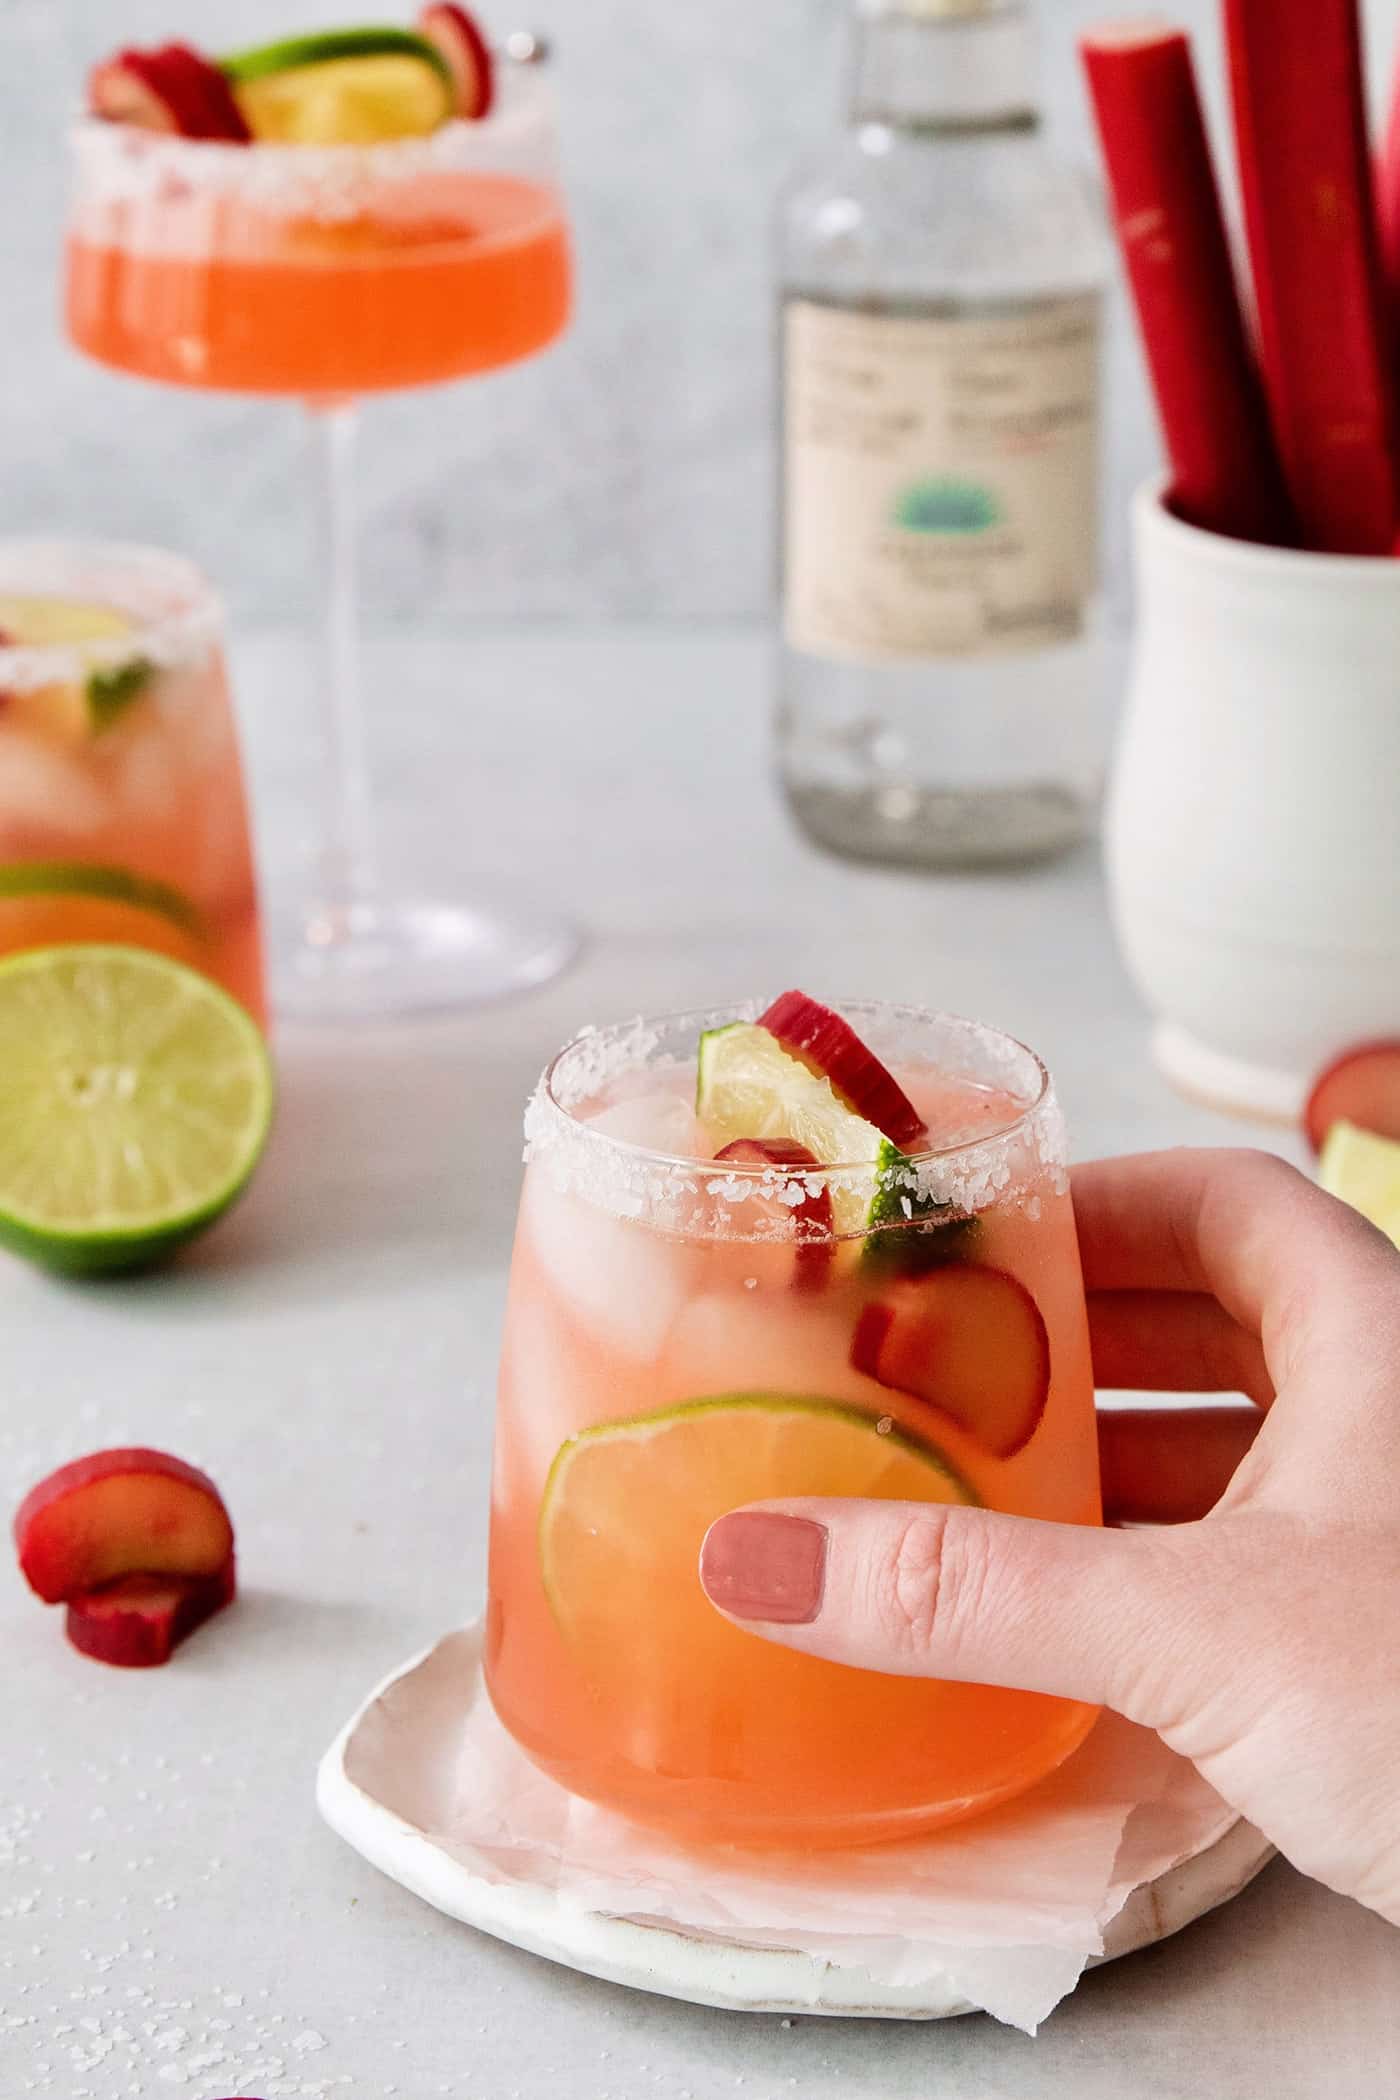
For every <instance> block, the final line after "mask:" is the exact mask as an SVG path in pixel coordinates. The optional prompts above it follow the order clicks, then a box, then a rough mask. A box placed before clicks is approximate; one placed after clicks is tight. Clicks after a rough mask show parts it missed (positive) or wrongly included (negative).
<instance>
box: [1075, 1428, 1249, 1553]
mask: <svg viewBox="0 0 1400 2100" xmlns="http://www.w3.org/2000/svg"><path fill="white" fill-rule="evenodd" d="M1263 1419H1264V1417H1263V1416H1262V1415H1261V1414H1260V1413H1259V1411H1258V1410H1257V1409H1256V1408H1252V1407H1154V1408H1132V1407H1121V1408H1119V1407H1115V1408H1103V1409H1101V1410H1100V1413H1099V1470H1100V1472H1101V1474H1102V1476H1103V1510H1104V1519H1105V1521H1106V1522H1107V1523H1110V1524H1188V1523H1191V1522H1192V1521H1193V1520H1194V1519H1196V1518H1197V1517H1203V1516H1205V1515H1206V1513H1207V1511H1209V1510H1212V1509H1214V1507H1215V1505H1216V1503H1217V1502H1218V1501H1219V1500H1220V1498H1221V1496H1222V1495H1223V1494H1224V1492H1225V1490H1226V1488H1227V1487H1228V1486H1229V1485H1230V1481H1231V1479H1232V1478H1233V1476H1234V1473H1235V1469H1236V1467H1237V1466H1238V1465H1239V1463H1240V1460H1241V1459H1242V1458H1243V1457H1244V1455H1245V1453H1246V1452H1247V1451H1248V1450H1249V1448H1250V1446H1251V1445H1252V1444H1253V1442H1254V1439H1255V1437H1256V1436H1257V1435H1258V1433H1259V1427H1260V1424H1261V1423H1262V1421H1263Z"/></svg>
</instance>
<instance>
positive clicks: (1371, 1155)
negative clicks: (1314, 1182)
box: [1317, 1122, 1400, 1247]
mask: <svg viewBox="0 0 1400 2100" xmlns="http://www.w3.org/2000/svg"><path fill="white" fill-rule="evenodd" d="M1317 1178H1318V1180H1319V1182H1320V1183H1321V1185H1322V1187H1323V1188H1325V1189H1326V1191H1327V1193H1328V1195H1329V1196H1340V1197H1341V1199H1342V1201H1343V1203H1349V1204H1350V1205H1351V1207H1352V1209H1353V1210H1359V1211H1360V1213H1361V1215H1362V1217H1363V1218H1369V1219H1370V1221H1371V1223H1372V1224H1373V1225H1378V1226H1379V1227H1380V1229H1381V1231H1382V1232H1384V1233H1386V1234H1387V1235H1388V1236H1389V1237H1390V1238H1391V1239H1392V1240H1394V1242H1395V1244H1396V1246H1397V1247H1400V1144H1397V1143H1396V1142H1395V1140H1394V1139H1393V1138H1383V1137H1377V1136H1376V1135H1375V1134H1374V1132H1373V1131H1370V1130H1362V1129H1360V1128H1359V1127H1358V1126H1357V1125H1356V1124H1355V1123H1347V1122H1340V1123H1334V1124H1333V1125H1332V1128H1331V1129H1330V1130H1329V1131H1328V1133H1327V1142H1326V1144H1325V1145H1324V1146H1323V1148H1322V1157H1321V1159H1320V1160H1319V1161H1318V1167H1317Z"/></svg>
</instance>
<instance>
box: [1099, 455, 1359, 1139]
mask: <svg viewBox="0 0 1400 2100" xmlns="http://www.w3.org/2000/svg"><path fill="white" fill-rule="evenodd" d="M1133 526H1134V538H1135V547H1136V564H1137V585H1138V630H1137V642H1136V648H1135V652H1134V662H1133V671H1132V680H1131V687H1130V692H1129V696H1128V704H1127V709H1126V713H1125V717H1124V721H1123V726H1122V730H1121V732H1120V740H1119V746H1118V753H1117V760H1116V764H1115V768H1114V774H1113V780H1112V785H1111V789H1110V794H1109V801H1108V810H1107V817H1106V854H1107V866H1108V879H1109V889H1110V894H1111V899H1112V907H1113V913H1114V919H1115V923H1116V926H1117V930H1118V937H1119V942H1120V945H1121V948H1122V952H1123V956H1124V959H1125V961H1126V963H1127V966H1128V969H1129V971H1130V972H1131V974H1132V976H1133V978H1134V979H1135V980H1136V983H1137V986H1138V989H1139V990H1140V992H1141V993H1142V996H1143V998H1144V999H1145V1000H1146V1002H1147V1004H1148V1006H1149V1007H1150V1009H1151V1011H1152V1013H1153V1015H1154V1017H1155V1021H1156V1030H1155V1036H1154V1047H1155V1051H1156V1056H1157V1061H1158V1063H1159V1065H1160V1066H1161V1068H1162V1070H1163V1071H1164V1072H1165V1073H1166V1074H1167V1076H1168V1078H1170V1079H1171V1080H1172V1081H1173V1082H1174V1083H1175V1084H1176V1085H1178V1086H1179V1087H1181V1088H1182V1090H1183V1091H1185V1092H1187V1093H1190V1094H1194V1095H1197V1096H1201V1097H1204V1098H1206V1099H1208V1100H1211V1101H1214V1102H1216V1103H1218V1104H1219V1105H1221V1106H1222V1107H1229V1108H1232V1109H1236V1110H1243V1111H1245V1112H1246V1113H1250V1114H1254V1115H1262V1116H1268V1117H1275V1118H1279V1119H1283V1118H1291V1117H1294V1116H1296V1115H1297V1113H1298V1110H1299V1107H1300V1105H1301V1102H1302V1099H1303V1097H1304V1094H1305V1092H1306V1088H1307V1085H1308V1082H1309V1080H1310V1079H1311V1077H1312V1076H1313V1075H1314V1074H1315V1073H1316V1072H1317V1071H1318V1070H1319V1069H1320V1067H1321V1066H1322V1065H1323V1064H1324V1063H1325V1062H1326V1061H1327V1059H1328V1058H1329V1057H1330V1056H1332V1055H1333V1054H1334V1053H1335V1052H1336V1051H1338V1050H1341V1049H1343V1048H1345V1047H1346V1046H1347V1045H1348V1044H1349V1043H1353V1042H1356V1041H1359V1040H1362V1039H1364V1038H1365V1037H1367V1036H1375V1035H1384V1034H1392V1035H1396V1034H1400V560H1395V561H1390V560H1377V559H1366V558H1358V557H1350V556H1334V555H1321V554H1297V553H1290V552H1287V551H1286V550H1282V549H1277V548H1268V547H1252V546H1247V545H1244V544H1243V543H1241V542H1239V541H1236V540H1228V539H1222V538H1220V537H1218V536H1217V535H1215V534H1213V533H1208V532H1201V531H1199V530H1197V529H1196V528H1195V527H1194V526H1191V525H1185V524H1183V523H1182V522H1181V521H1180V520H1179V519H1177V518H1174V517H1173V516H1172V515H1171V514H1170V512H1169V511H1168V510H1167V509H1166V507H1165V505H1164V502H1163V491H1162V488H1161V487H1160V486H1159V485H1154V486H1152V487H1150V488H1146V489H1144V490H1142V491H1141V492H1140V493H1139V495H1138V497H1137V500H1136V503H1135V506H1134V517H1133Z"/></svg>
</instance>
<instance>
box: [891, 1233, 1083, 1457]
mask: <svg viewBox="0 0 1400 2100" xmlns="http://www.w3.org/2000/svg"><path fill="white" fill-rule="evenodd" d="M851 1363H852V1366H853V1367H854V1369H856V1370H857V1371H860V1372H863V1373H864V1375H865V1376H866V1377H867V1378H873V1379H875V1380H876V1381H877V1382H878V1383H879V1384H880V1385H883V1386H888V1387H889V1388H890V1389H891V1391H893V1392H899V1393H910V1394H912V1395H913V1396H914V1397H915V1398H916V1399H919V1400H925V1401H927V1402H928V1404H929V1405H930V1406H931V1407H936V1408H938V1409H940V1410H941V1412H942V1413H943V1414H945V1415H951V1417H952V1419H953V1420H954V1421H955V1422H957V1423H958V1424H959V1425H960V1427H962V1428H963V1429H965V1430H966V1431H967V1432H968V1434H969V1435H970V1436H973V1437H975V1438H976V1439H977V1441H978V1443H979V1444H981V1445H982V1446H983V1448H984V1449H985V1450H987V1451H990V1452H991V1453H992V1454H993V1456H994V1457H996V1458H1011V1457H1013V1456H1014V1455H1015V1453H1016V1452H1018V1451H1020V1450H1022V1449H1024V1447H1025V1446H1026V1445H1027V1444H1028V1443H1029V1442H1030V1440H1031V1438H1032V1437H1033V1436H1034V1435H1035V1432H1036V1429H1037V1427H1038V1425H1039V1422H1040V1418H1041V1416H1042V1415H1043V1414H1044V1412H1045V1403H1046V1400H1047V1399H1048V1397H1049V1393H1050V1338H1049V1336H1048V1335H1047V1333H1046V1331H1045V1322H1044V1320H1043V1319H1042V1318H1041V1315H1040V1308H1039V1306H1037V1304H1036V1302H1035V1300H1034V1298H1032V1296H1031V1294H1030V1292H1029V1291H1028V1290H1027V1289H1026V1288H1025V1286H1024V1284H1021V1283H1018V1282H1017V1280H1016V1278H1015V1277H1014V1276H1008V1275H1007V1274H1006V1272H1005V1270H1003V1269H986V1268H979V1267H977V1266H975V1265H972V1264H967V1265H962V1264H958V1265H955V1266H952V1267H949V1268H944V1269H937V1270H934V1271H933V1272H932V1273H931V1274H929V1275H927V1276H924V1277H920V1278H918V1279H913V1278H911V1279H909V1280H908V1281H905V1282H900V1283H896V1284H893V1285H892V1286H891V1287H890V1289H889V1290H888V1291H886V1292H885V1293H884V1294H883V1295H882V1296H881V1297H879V1298H875V1299H872V1300H871V1301H870V1303H869V1304H868V1305H867V1306H866V1307H865V1309H864V1311H863V1312H862V1313H861V1316H860V1318H859V1320H858V1321H857V1322H856V1330H855V1334H854V1336H853V1337H852V1340H851Z"/></svg>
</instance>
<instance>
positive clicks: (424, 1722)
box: [316, 1628, 1273, 2020]
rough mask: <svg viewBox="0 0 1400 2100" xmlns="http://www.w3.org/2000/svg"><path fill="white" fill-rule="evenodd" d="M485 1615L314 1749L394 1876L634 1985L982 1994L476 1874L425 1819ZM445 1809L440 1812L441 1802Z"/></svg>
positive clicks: (436, 1805) (1230, 1855) (443, 1770)
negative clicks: (392, 1757)
mask: <svg viewBox="0 0 1400 2100" xmlns="http://www.w3.org/2000/svg"><path fill="white" fill-rule="evenodd" d="M480 1656H481V1641H480V1633H479V1630H478V1629H476V1628H470V1629H467V1630H466V1631H464V1632H460V1633H453V1634H448V1635H447V1637H446V1638H445V1639H444V1640H441V1641H439V1642H438V1643H437V1645H436V1646H435V1647H433V1648H429V1649H427V1650H426V1651H425V1652H424V1653H423V1654H422V1655H419V1656H416V1657H415V1658H414V1659H413V1660H412V1661H411V1662H408V1663H405V1664H404V1665H403V1667H402V1668H401V1669H398V1670H396V1671H394V1673H393V1674H392V1676H390V1677H387V1678H386V1679H385V1681H384V1683H383V1684H381V1685H380V1686H379V1687H378V1688H377V1689H376V1690H375V1691H374V1692H372V1693H371V1694H370V1696H369V1698H368V1699H367V1700H366V1701H365V1703H364V1705H363V1706H362V1707H361V1708H360V1710H359V1712H358V1713H357V1714H356V1715H355V1716H354V1718H353V1719H352V1720H351V1721H350V1722H349V1723H347V1725H346V1727H345V1728H343V1729H342V1730H341V1733H340V1734H339V1735H338V1736H337V1738H336V1740H335V1742H334V1743H332V1745H331V1747H330V1749H329V1750H328V1751H327V1752H326V1755H325V1757H324V1758H323V1759H322V1761H321V1769H320V1772H319V1775H318V1778H317V1787H316V1798H317V1802H318V1805H319V1807H320V1810H321V1813H322V1815H323V1816H324V1817H325V1819H326V1821H327V1822H328V1823H329V1824H330V1826H331V1828H332V1829H333V1830H335V1831H337V1832H338V1833H339V1834H340V1836H341V1837H343V1838H344V1839H345V1840H346V1842H347V1843H348V1844H350V1845H353V1846H354V1848H355V1850H356V1851H357V1852H359V1853H361V1854H362V1855H363V1856H364V1858H365V1859H367V1860H368V1861H369V1862H370V1864H371V1865H372V1866H375V1867H378V1868H379V1870H380V1872H381V1873H384V1874H387V1875H388V1876H389V1877H390V1879H391V1880H393V1881H397V1882H399V1883H401V1884H402V1886H403V1887H404V1888H406V1889H411V1890H412V1891H413V1893H414V1895H416V1896H421V1897H422V1898H423V1899H424V1901H425V1902H427V1903H431V1904H432V1905H433V1906H434V1908H435V1909H437V1910H440V1911H443V1912H445V1913H446V1915H447V1916H448V1917H449V1918H459V1919H461V1921H462V1922H463V1923H464V1924H466V1925H474V1926H476V1927H477V1929H478V1931H481V1932H489V1933H492V1934H493V1935H494V1936H495V1937H496V1938H497V1939H500V1940H506V1941H508V1942H509V1943H510V1944H511V1946H513V1947H523V1948H525V1949H526V1951H527V1952H528V1953H531V1954H542V1955H544V1956H545V1958H546V1959H547V1960H549V1961H557V1962H562V1963H564V1964H565V1966H566V1967H568V1968H571V1969H580V1970H582V1971H583V1973H584V1974H585V1975H588V1976H599V1977H602V1978H603V1979H604V1980H605V1981H607V1982H609V1983H623V1984H629V1985H631V1987H632V1988H633V1989H635V1990H643V1991H655V1992H657V1993H659V1994H660V1995H661V1996H663V1997H667V1998H685V1999H688V2000H689V2001H690V2002H691V2003H692V2004H696V2005H718V2006H724V2007H727V2008H728V2009H729V2010H731V2011H736V2012H768V2013H774V2012H778V2013H802V2014H807V2015H810V2014H813V2013H829V2014H845V2015H847V2016H849V2017H857V2018H861V2019H891V2020H943V2019H948V2018H951V2017H952V2016H953V2015H955V2014H958V2013H965V2012H971V2011H972V2010H973V2009H974V2008H973V2007H972V2006H971V2005H969V2004H968V2002H967V2000H966V1998H964V1997H962V1996H960V1995H959V1993H958V1992H957V1990H956V1989H955V1988H954V1986H953V1984H952V1982H951V1980H947V1981H943V1982H940V1981H938V1980H935V1981H933V1982H931V1983H923V1984H920V1985H918V1986H917V1987H914V1986H900V1985H895V1984H886V1983H876V1982H874V1981H873V1979H872V1978H871V1977H870V1976H869V1975H868V1974H867V1973H866V1971H865V1970H863V1969H860V1968H855V1967H852V1968H844V1967H840V1966H838V1965H836V1964H835V1963H831V1962H826V1961H819V1960H817V1959H815V1958H814V1957H813V1956H811V1955H808V1954H805V1953H800V1952H798V1951H796V1950H794V1949H781V1948H771V1947H752V1946H745V1945H743V1944H741V1943H735V1942H730V1941H726V1940H722V1939H718V1938H716V1937H714V1936H713V1935H711V1934H708V1933H704V1932H700V1931H686V1930H684V1929H682V1928H680V1927H676V1926H668V1925H661V1924H656V1923H651V1922H643V1921H640V1920H634V1919H629V1918H621V1917H615V1916H610V1915H604V1914H602V1913H599V1912H591V1911H579V1910H576V1909H573V1908H570V1907H566V1906H563V1905H560V1904H558V1903H556V1902H555V1901H554V1899H553V1897H552V1896H551V1895H550V1894H549V1892H548V1891H546V1890H542V1889H540V1888H539V1887H537V1886H534V1885H527V1884H525V1883H516V1882H511V1881H508V1880H487V1879H486V1878H485V1877H484V1876H482V1875H479V1874H475V1873H473V1872H471V1871H470V1870H469V1869H468V1868H467V1867H465V1866H464V1865H463V1864H462V1862H461V1861H460V1860H458V1859H455V1858H454V1857H453V1856H452V1855H451V1854H450V1853H448V1852H447V1851H445V1850H444V1849H443V1848H442V1846H441V1845H440V1844H438V1843H437V1841H436V1840H435V1839H434V1838H433V1837H431V1836H430V1835H429V1834H428V1833H429V1831H431V1830H432V1829H434V1828H437V1827H441V1825H442V1823H443V1821H444V1820H445V1819H446V1806H447V1803H448V1802H449V1801H450V1798H451V1796H450V1792H449V1788H450V1784H451V1777H452V1771H453V1760H454V1756H455V1753H456V1748H457V1738H458V1733H459V1730H460V1726H461V1717H462V1713H463V1709H464V1703H465V1702H464V1695H463V1685H464V1681H466V1682H470V1680H471V1678H472V1676H473V1675H474V1673H475V1672H476V1671H477V1670H478V1669H479V1667H480ZM391 1693H392V1695H393V1700H394V1709H395V1718H396V1727H395V1732H394V1740H395V1743H396V1744H398V1745H404V1744H407V1743H410V1742H411V1744H412V1745H413V1758H412V1760H409V1759H401V1760H400V1761H399V1762H398V1763H396V1765H395V1768H394V1771H393V1773H392V1776H389V1775H386V1774H385V1773H384V1772H383V1771H382V1769H381V1765H380V1760H379V1758H378V1757H377V1756H372V1755H371V1754H370V1752H369V1747H368V1740H367V1739H368V1736H369V1734H370V1733H371V1732H372V1730H373V1729H374V1725H375V1723H376V1722H377V1721H378V1720H379V1719H380V1718H381V1717H380V1715H379V1714H378V1712H377V1709H379V1708H380V1707H381V1706H382V1703H383V1702H384V1701H385V1700H386V1699H387V1698H388V1696H389V1695H390V1694H391ZM438 1811H441V1812H440V1813H439V1812H438ZM1272 1856H1273V1852H1272V1847H1271V1846H1269V1845H1268V1844H1266V1843H1265V1841H1264V1839H1263V1838H1262V1837H1260V1835H1259V1833H1258V1831H1257V1830H1255V1829H1253V1828H1252V1827H1251V1825H1249V1824H1248V1823H1245V1822H1238V1823H1235V1824H1234V1825H1232V1827H1231V1828H1230V1829H1229V1830H1227V1831H1226V1833H1225V1835H1224V1836H1223V1837H1221V1838H1219V1839H1218V1840H1217V1841H1216V1843H1215V1844H1213V1845H1212V1846H1210V1847H1209V1849H1208V1850H1206V1851H1204V1852H1201V1853H1200V1854H1198V1855H1197V1856H1196V1857H1195V1858H1192V1859H1188V1860H1185V1861H1183V1862H1182V1863H1181V1864H1180V1865H1179V1866H1176V1867H1173V1868H1172V1869H1171V1871H1170V1872H1169V1873H1167V1874H1164V1875H1163V1876H1162V1877H1161V1879H1160V1880H1158V1881H1155V1882H1150V1883H1148V1884H1146V1885H1145V1886H1143V1887H1142V1888H1139V1889H1136V1890H1135V1891H1134V1892H1133V1894H1132V1895H1131V1896H1130V1897H1129V1899H1128V1901H1127V1903H1126V1904H1125V1905H1124V1907H1123V1909H1122V1910H1121V1911H1120V1912H1119V1913H1118V1915H1117V1917H1116V1918H1115V1919H1114V1920H1113V1922H1112V1924H1111V1925H1110V1926H1109V1927H1108V1929H1107V1932H1106V1934H1105V1952H1104V1954H1103V1955H1102V1956H1101V1957H1100V1959H1102V1960H1105V1961H1111V1960H1113V1959H1114V1958H1115V1957H1116V1956H1118V1955H1120V1954H1131V1953H1133V1952H1135V1951H1136V1949H1138V1948H1139V1947H1147V1946H1151V1945H1152V1944H1153V1942H1154V1941H1156V1940H1162V1939H1166V1938H1167V1936H1168V1935H1169V1934H1170V1933H1173V1932H1179V1931H1180V1929H1181V1927H1182V1926H1183V1925H1189V1924H1190V1923H1191V1922H1192V1920H1193V1919H1195V1918H1199V1917H1201V1916H1203V1915H1204V1913H1205V1912H1206V1911H1208V1910H1214V1909H1215V1907H1216V1906H1217V1905H1218V1904H1221V1903H1225V1902H1227V1901H1228V1900H1229V1898H1230V1897H1231V1896H1234V1895H1237V1894H1238V1893H1239V1891H1240V1890H1241V1889H1242V1888H1244V1886H1245V1885H1246V1883H1247V1882H1250V1881H1252V1880H1253V1878H1254V1876H1255V1875H1256V1874H1257V1873H1258V1872H1259V1870H1260V1868H1261V1867H1263V1866H1264V1865H1266V1863H1267V1862H1268V1860H1269V1859H1271V1858H1272Z"/></svg>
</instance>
